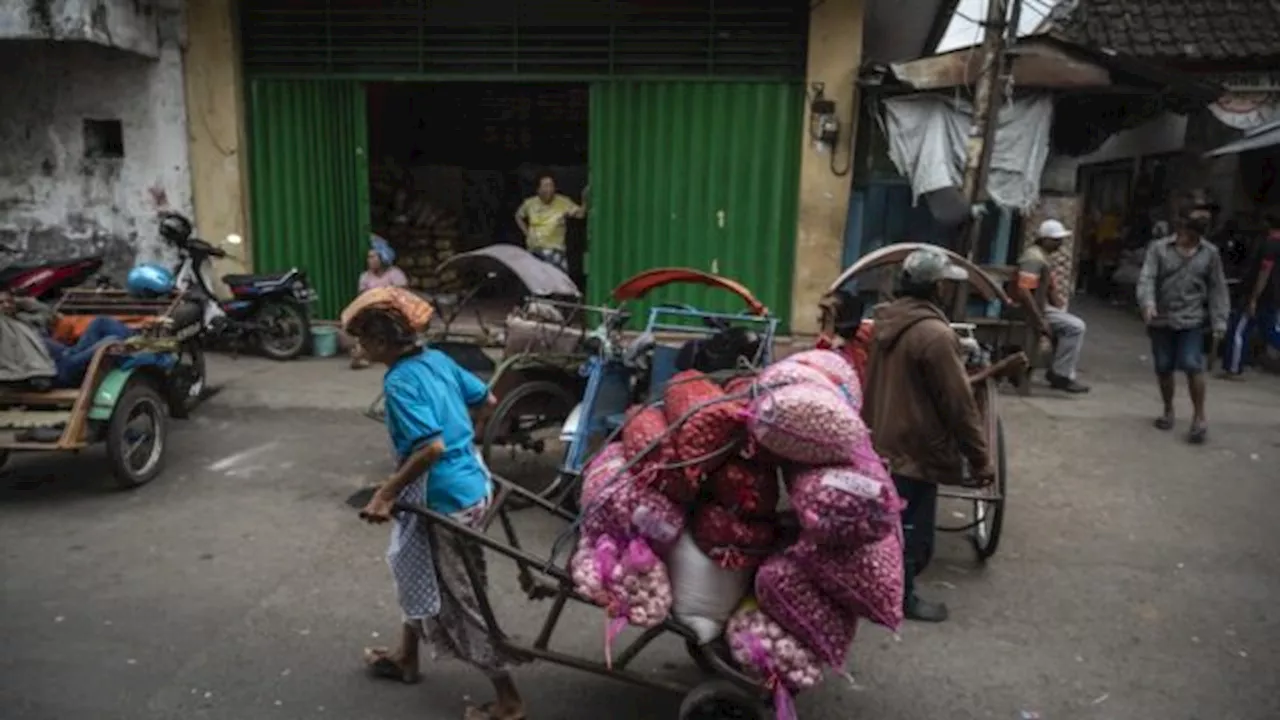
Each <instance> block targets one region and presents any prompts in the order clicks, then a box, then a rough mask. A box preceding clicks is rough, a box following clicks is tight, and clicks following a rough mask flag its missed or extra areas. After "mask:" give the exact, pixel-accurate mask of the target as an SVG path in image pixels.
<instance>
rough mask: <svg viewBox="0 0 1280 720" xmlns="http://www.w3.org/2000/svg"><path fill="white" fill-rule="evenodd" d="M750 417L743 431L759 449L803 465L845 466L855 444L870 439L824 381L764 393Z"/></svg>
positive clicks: (842, 399)
mask: <svg viewBox="0 0 1280 720" xmlns="http://www.w3.org/2000/svg"><path fill="white" fill-rule="evenodd" d="M775 367H777V366H775ZM793 367H804V366H802V365H799V364H794V365H793ZM809 370H810V372H814V373H816V372H817V371H816V370H812V369H809ZM748 416H749V420H748V424H747V427H748V428H749V429H750V431H751V435H752V437H754V438H755V439H756V441H757V442H759V443H760V445H761V446H763V447H764V448H765V449H767V450H769V451H770V452H772V453H774V454H775V455H777V456H778V457H781V458H784V459H786V460H791V461H794V462H799V463H804V464H806V465H836V464H841V463H848V462H849V461H850V458H851V455H852V452H853V448H854V446H855V444H857V443H858V442H860V441H861V442H865V441H866V439H867V437H868V435H869V433H868V431H867V426H866V425H864V424H863V422H862V418H861V417H859V416H858V413H857V411H856V410H854V408H853V406H852V405H851V404H850V403H849V402H848V400H847V399H846V398H845V396H844V393H842V392H841V391H840V390H838V389H837V388H836V387H835V386H834V385H832V384H831V383H830V382H828V381H827V380H826V379H825V378H823V380H822V381H821V382H801V383H796V384H793V385H783V386H781V387H770V388H767V389H764V390H762V391H761V393H760V395H759V396H758V397H757V398H756V399H755V400H754V401H752V403H751V405H750V409H749V412H748Z"/></svg>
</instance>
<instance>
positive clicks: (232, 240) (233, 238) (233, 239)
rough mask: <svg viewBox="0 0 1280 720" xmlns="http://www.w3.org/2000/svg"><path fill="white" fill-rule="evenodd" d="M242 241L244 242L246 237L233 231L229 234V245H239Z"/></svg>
mask: <svg viewBox="0 0 1280 720" xmlns="http://www.w3.org/2000/svg"><path fill="white" fill-rule="evenodd" d="M242 242H244V238H242V237H240V236H239V235H237V234H235V233H231V234H230V235H228V236H227V244H228V245H239V244H240V243H242Z"/></svg>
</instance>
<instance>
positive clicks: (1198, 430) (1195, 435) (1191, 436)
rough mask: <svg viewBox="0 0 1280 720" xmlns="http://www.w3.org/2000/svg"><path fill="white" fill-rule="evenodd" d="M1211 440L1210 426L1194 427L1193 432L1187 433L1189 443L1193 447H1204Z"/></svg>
mask: <svg viewBox="0 0 1280 720" xmlns="http://www.w3.org/2000/svg"><path fill="white" fill-rule="evenodd" d="M1208 439H1209V426H1208V425H1198V424H1197V425H1192V426H1191V431H1190V432H1188V433H1187V442H1189V443H1191V444H1192V445H1203V444H1204V443H1205V441H1206V440H1208Z"/></svg>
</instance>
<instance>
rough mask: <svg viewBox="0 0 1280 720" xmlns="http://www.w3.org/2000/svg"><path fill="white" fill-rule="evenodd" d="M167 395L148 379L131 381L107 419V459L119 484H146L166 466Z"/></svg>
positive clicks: (127, 487)
mask: <svg viewBox="0 0 1280 720" xmlns="http://www.w3.org/2000/svg"><path fill="white" fill-rule="evenodd" d="M166 405H167V404H166V403H165V400H164V398H163V397H162V396H161V395H160V393H159V392H157V391H156V389H155V388H154V387H152V385H151V383H149V382H147V381H145V380H138V379H135V380H133V381H132V382H130V383H129V385H128V386H127V387H126V388H125V391H124V392H123V393H121V395H120V399H119V400H118V401H117V402H116V406H115V409H114V410H112V412H111V419H110V420H109V421H107V458H108V459H109V460H110V461H111V473H112V475H113V476H114V478H115V484H116V487H118V488H120V489H121V490H132V489H133V488H137V487H141V486H143V485H146V484H147V483H149V482H151V481H152V480H154V479H155V477H156V476H157V475H159V474H160V471H161V469H163V467H164V450H165V441H166V439H167V438H166V432H167V430H168V417H167V415H166V414H165V408H166Z"/></svg>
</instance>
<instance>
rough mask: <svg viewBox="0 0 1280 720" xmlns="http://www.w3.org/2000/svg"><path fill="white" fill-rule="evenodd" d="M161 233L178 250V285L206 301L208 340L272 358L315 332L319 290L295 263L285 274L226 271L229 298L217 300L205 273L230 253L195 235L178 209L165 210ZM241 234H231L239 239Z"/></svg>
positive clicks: (288, 355) (296, 351) (301, 345)
mask: <svg viewBox="0 0 1280 720" xmlns="http://www.w3.org/2000/svg"><path fill="white" fill-rule="evenodd" d="M160 235H161V237H163V238H164V239H165V240H166V241H167V242H169V244H171V245H172V246H173V247H174V248H175V249H177V251H178V257H179V264H178V269H177V271H176V272H175V273H174V278H175V282H176V285H177V290H178V292H180V293H188V294H190V295H191V296H192V297H195V298H197V299H198V300H199V301H200V302H201V303H202V304H203V312H204V318H203V322H202V327H203V328H204V332H203V338H204V339H205V341H206V342H209V341H212V342H214V343H218V344H227V345H230V346H232V347H234V348H240V347H249V348H252V349H255V350H258V351H260V352H261V353H262V354H264V355H266V356H267V357H269V358H271V359H273V360H292V359H293V358H296V357H298V356H299V355H301V354H302V353H303V351H305V350H306V349H307V340H308V339H309V338H310V336H311V317H310V310H309V306H310V304H311V303H312V302H314V301H315V300H316V297H317V295H316V292H315V290H313V289H312V288H311V286H310V284H309V283H308V282H307V276H306V273H304V272H303V271H302V270H299V269H298V268H291V269H290V270H288V271H286V272H281V273H262V274H246V275H238V274H232V275H224V276H223V277H222V282H223V283H225V284H226V285H227V286H228V287H229V288H230V289H231V298H230V299H219V298H218V297H217V295H216V294H215V293H214V292H213V289H212V287H211V284H210V283H209V281H208V280H207V278H206V277H205V273H204V268H205V264H206V263H207V262H208V261H210V260H212V259H213V258H224V257H227V252H226V251H225V250H223V249H221V248H218V247H214V246H213V245H211V244H209V243H207V242H205V241H204V240H201V239H200V238H198V237H195V236H194V235H193V228H192V225H191V221H190V220H188V219H187V218H186V217H184V216H182V215H180V214H178V213H174V212H165V213H162V214H161V219H160ZM239 239H240V238H239V237H238V236H231V237H229V238H228V240H229V241H231V242H233V243H238V242H239Z"/></svg>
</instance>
